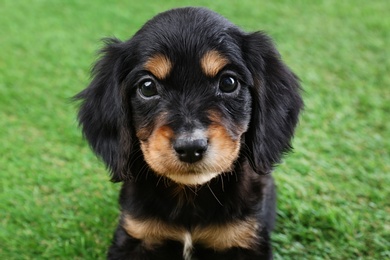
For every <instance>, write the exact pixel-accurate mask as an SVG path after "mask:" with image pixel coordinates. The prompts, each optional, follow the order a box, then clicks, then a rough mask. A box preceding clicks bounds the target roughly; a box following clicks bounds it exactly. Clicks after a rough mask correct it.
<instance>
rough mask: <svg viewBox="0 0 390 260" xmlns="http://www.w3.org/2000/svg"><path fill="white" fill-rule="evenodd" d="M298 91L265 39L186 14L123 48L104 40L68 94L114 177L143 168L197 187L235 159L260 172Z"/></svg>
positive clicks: (288, 132) (159, 19)
mask: <svg viewBox="0 0 390 260" xmlns="http://www.w3.org/2000/svg"><path fill="white" fill-rule="evenodd" d="M298 91H299V83H298V81H297V79H296V77H295V76H294V74H293V73H292V72H291V71H290V70H289V69H288V68H287V66H285V65H284V64H283V63H282V62H281V60H280V57H279V54H278V52H277V51H276V49H275V48H274V46H273V44H272V42H271V40H270V39H269V38H268V37H267V36H265V35H264V34H262V33H253V34H247V33H244V32H242V31H241V30H240V29H239V28H237V27H236V26H235V25H233V24H231V23H230V22H229V21H227V20H226V19H224V18H223V17H221V16H219V15H218V14H216V13H213V12H210V11H208V10H206V9H193V8H186V9H176V10H171V11H169V12H165V13H162V14H159V15H158V16H156V17H155V18H153V19H152V20H150V21H149V22H147V23H146V24H145V25H144V26H143V27H142V28H141V30H139V31H138V32H137V33H136V34H135V35H134V36H133V38H131V39H130V40H128V41H126V42H121V41H119V40H110V41H108V42H107V46H106V47H105V49H103V51H102V57H101V59H100V60H99V61H98V62H97V64H96V66H95V68H94V79H93V81H92V83H91V84H90V86H89V87H88V88H87V89H85V90H84V91H83V92H81V93H80V94H79V95H78V96H76V98H78V99H81V100H82V101H83V102H82V104H81V107H80V112H79V120H80V123H81V125H82V127H83V132H84V135H85V137H86V138H87V139H88V141H89V142H90V144H91V146H92V148H93V149H94V151H95V152H96V153H97V154H98V155H99V156H101V157H102V158H103V160H104V161H105V163H106V164H107V166H108V167H109V168H110V170H111V172H112V176H113V180H114V181H122V180H125V179H127V178H129V177H131V176H134V175H136V174H139V173H140V172H142V171H145V170H149V169H150V170H151V171H153V172H154V173H155V174H157V175H159V176H163V177H166V178H168V179H170V180H173V181H174V182H176V183H179V184H184V185H198V184H204V183H206V182H208V181H210V180H211V179H212V178H214V177H216V176H218V175H220V174H223V173H229V172H232V171H234V168H235V165H236V164H237V163H239V160H241V159H247V160H248V161H249V162H250V164H251V166H252V167H253V169H254V170H255V171H256V172H258V173H260V174H264V173H268V172H270V171H271V169H272V167H273V166H274V164H275V163H277V162H279V160H280V157H281V155H282V153H283V152H286V151H288V150H289V149H290V145H289V143H290V139H291V137H292V134H293V130H294V127H295V125H296V123H297V116H298V112H299V110H300V108H301V105H302V102H301V99H300V97H299V93H298ZM140 151H141V152H140Z"/></svg>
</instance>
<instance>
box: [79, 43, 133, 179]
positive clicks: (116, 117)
mask: <svg viewBox="0 0 390 260" xmlns="http://www.w3.org/2000/svg"><path fill="white" fill-rule="evenodd" d="M105 43H106V46H105V48H103V49H102V51H101V57H100V59H99V60H98V61H97V63H96V64H95V66H94V68H93V70H92V75H93V79H92V81H91V83H90V85H89V86H88V87H87V88H86V89H84V90H83V91H82V92H80V93H79V94H77V95H76V96H75V97H74V99H75V100H81V105H80V110H79V113H78V120H79V124H80V126H81V127H82V131H83V135H84V137H85V138H86V139H87V140H88V142H89V144H90V146H91V148H92V149H93V151H94V152H95V153H96V154H97V155H98V156H99V157H101V159H102V160H103V161H104V163H105V164H106V166H107V168H108V169H109V170H110V172H111V177H112V181H114V182H118V181H122V180H124V179H125V178H126V174H125V173H124V171H125V169H124V167H125V165H126V164H127V162H126V160H128V158H129V153H130V151H131V145H132V134H131V128H130V127H128V122H127V120H128V119H127V118H129V117H130V116H125V114H126V115H127V114H128V113H129V111H126V110H129V108H126V107H124V106H123V100H122V93H121V92H122V91H121V86H120V85H121V83H120V82H121V79H122V78H123V77H124V74H125V72H124V64H123V55H122V53H123V47H122V42H120V41H119V40H117V39H109V40H106V42H105ZM122 140H124V141H123V142H122ZM125 158H126V159H125Z"/></svg>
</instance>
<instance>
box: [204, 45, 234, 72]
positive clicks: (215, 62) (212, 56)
mask: <svg viewBox="0 0 390 260" xmlns="http://www.w3.org/2000/svg"><path fill="white" fill-rule="evenodd" d="M228 63H229V61H228V59H227V58H225V57H224V56H222V54H221V53H219V52H218V51H216V50H211V51H208V52H206V53H205V54H204V55H203V57H202V58H201V60H200V66H201V68H202V71H203V73H204V74H206V76H209V77H215V76H216V75H217V74H218V72H219V71H220V70H221V69H222V68H223V67H224V66H225V65H226V64H228Z"/></svg>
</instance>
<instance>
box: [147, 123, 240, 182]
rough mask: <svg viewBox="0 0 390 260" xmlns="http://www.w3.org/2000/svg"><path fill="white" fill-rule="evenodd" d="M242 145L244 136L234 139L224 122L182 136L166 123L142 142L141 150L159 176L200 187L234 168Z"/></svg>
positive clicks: (183, 133) (184, 133)
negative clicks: (223, 124) (241, 138)
mask: <svg viewBox="0 0 390 260" xmlns="http://www.w3.org/2000/svg"><path fill="white" fill-rule="evenodd" d="M240 145H241V143H240V138H232V137H231V136H230V135H229V134H228V132H227V130H226V129H225V128H224V127H222V126H220V125H218V126H210V127H209V128H208V129H207V130H203V129H197V130H195V131H192V132H182V133H180V134H179V135H177V134H174V133H173V131H172V129H171V128H169V127H167V126H162V127H159V128H157V129H156V130H155V131H154V132H153V134H152V135H151V136H150V137H149V138H148V139H146V140H145V141H141V150H142V152H143V155H144V158H145V161H146V162H147V164H148V165H149V167H150V168H151V169H152V170H153V171H154V172H155V173H156V174H157V175H160V176H164V177H166V178H167V179H170V180H172V181H174V182H176V183H178V184H181V185H188V186H196V185H203V184H206V183H208V182H210V181H211V180H212V179H214V178H216V177H217V176H218V175H220V174H223V173H226V172H229V171H231V170H232V167H233V165H234V161H235V160H236V159H237V157H238V153H239V150H240Z"/></svg>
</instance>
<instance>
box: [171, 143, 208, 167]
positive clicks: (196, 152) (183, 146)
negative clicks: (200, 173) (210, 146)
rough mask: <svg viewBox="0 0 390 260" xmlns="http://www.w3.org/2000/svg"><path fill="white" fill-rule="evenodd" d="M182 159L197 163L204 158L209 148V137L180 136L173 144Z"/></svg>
mask: <svg viewBox="0 0 390 260" xmlns="http://www.w3.org/2000/svg"><path fill="white" fill-rule="evenodd" d="M173 148H174V149H175V151H176V153H177V155H178V157H179V159H180V161H182V162H186V163H195V162H197V161H200V160H201V159H202V158H203V155H204V153H205V152H206V150H207V139H205V138H203V139H191V138H178V139H176V140H175V142H174V144H173Z"/></svg>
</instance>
